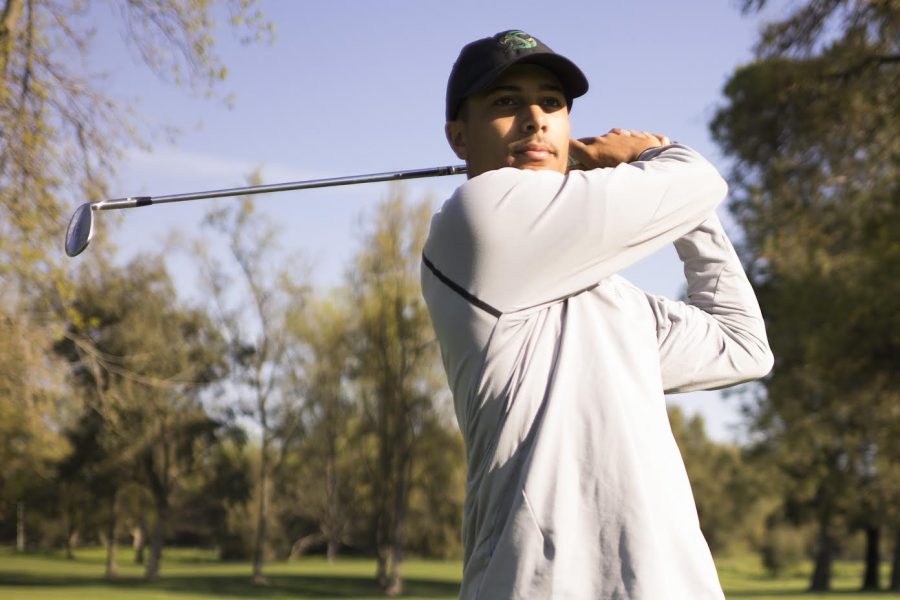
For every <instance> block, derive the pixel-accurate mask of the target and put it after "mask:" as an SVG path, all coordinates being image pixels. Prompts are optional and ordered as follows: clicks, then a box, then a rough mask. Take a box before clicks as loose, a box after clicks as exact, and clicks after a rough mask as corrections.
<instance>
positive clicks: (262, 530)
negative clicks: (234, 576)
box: [253, 421, 269, 585]
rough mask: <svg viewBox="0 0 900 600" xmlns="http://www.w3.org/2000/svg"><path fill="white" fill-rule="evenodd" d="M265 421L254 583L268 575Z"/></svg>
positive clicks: (260, 471)
mask: <svg viewBox="0 0 900 600" xmlns="http://www.w3.org/2000/svg"><path fill="white" fill-rule="evenodd" d="M265 426H266V424H265V421H263V439H262V448H261V455H260V465H259V516H258V518H257V520H256V541H255V542H254V544H253V583H254V584H255V585H265V584H266V583H267V581H266V576H265V575H264V574H263V566H264V565H265V561H266V536H267V531H266V521H267V520H268V512H269V502H268V495H269V472H268V471H269V458H268V456H269V448H268V446H269V444H268V434H267V433H266V431H265Z"/></svg>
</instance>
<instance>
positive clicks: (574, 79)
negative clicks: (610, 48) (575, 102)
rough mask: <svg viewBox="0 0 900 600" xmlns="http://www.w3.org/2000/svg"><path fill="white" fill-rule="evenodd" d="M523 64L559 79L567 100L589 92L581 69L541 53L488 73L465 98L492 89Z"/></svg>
mask: <svg viewBox="0 0 900 600" xmlns="http://www.w3.org/2000/svg"><path fill="white" fill-rule="evenodd" d="M521 64H529V65H538V66H540V67H544V68H545V69H547V70H548V71H550V72H551V73H553V74H554V75H556V78H557V79H559V82H560V83H561V84H562V86H563V92H564V93H565V94H566V98H568V99H569V100H572V99H574V98H578V97H580V96H583V95H585V94H586V93H587V91H588V80H587V77H585V76H584V73H582V72H581V69H579V68H578V67H577V66H576V65H575V63H573V62H572V61H571V60H569V59H568V58H566V57H564V56H560V55H559V54H550V53H546V54H545V53H540V54H526V55H524V56H521V57H519V58H518V59H516V60H514V61H511V62H509V63H507V64H505V65H502V66H500V67H497V68H496V69H493V70H491V71H488V72H487V73H485V74H484V75H483V76H481V77H480V78H479V79H478V80H477V81H476V82H475V83H473V84H472V85H471V86H469V89H467V90H466V92H465V93H464V94H463V98H467V97H469V96H471V95H472V94H477V93H478V92H482V91H484V90H485V89H487V88H488V87H490V85H491V84H492V83H493V82H494V81H495V80H496V79H497V78H498V77H500V76H501V75H502V74H503V73H505V72H506V71H507V70H509V68H510V67H512V66H514V65H521Z"/></svg>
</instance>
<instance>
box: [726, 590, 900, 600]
mask: <svg viewBox="0 0 900 600" xmlns="http://www.w3.org/2000/svg"><path fill="white" fill-rule="evenodd" d="M725 595H726V596H727V597H728V598H729V600H730V599H731V598H781V597H790V598H797V597H801V596H809V597H810V598H818V597H820V596H827V597H829V598H832V597H834V598H840V597H842V596H853V597H854V598H859V597H860V596H865V597H866V598H868V597H870V596H871V597H874V598H877V597H879V596H889V597H891V598H896V597H897V592H891V591H888V590H879V591H877V592H874V591H861V590H832V591H830V592H808V591H806V590H800V591H798V590H740V591H736V592H727V593H726V594H725Z"/></svg>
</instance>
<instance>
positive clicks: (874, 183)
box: [711, 0, 900, 590]
mask: <svg viewBox="0 0 900 600" xmlns="http://www.w3.org/2000/svg"><path fill="white" fill-rule="evenodd" d="M765 4H766V2H765V1H764V0H748V1H746V2H745V3H744V6H745V9H746V10H757V9H759V8H761V7H762V6H763V5H765ZM898 40H900V7H898V5H897V3H896V2H893V1H891V0H882V1H874V2H861V1H856V0H827V1H822V2H818V1H816V2H804V3H798V4H795V5H794V6H793V7H792V11H791V12H790V13H789V14H788V15H787V16H786V17H785V18H784V19H782V20H780V21H777V22H774V23H772V24H770V25H769V26H768V27H767V28H766V29H765V30H764V31H763V33H762V37H761V40H760V42H759V45H758V48H757V52H758V58H757V60H756V61H755V62H753V63H751V64H749V65H746V66H744V67H741V68H739V69H738V70H737V71H736V72H735V73H734V75H733V76H732V77H731V79H730V81H729V82H728V83H727V85H726V87H725V96H726V105H725V106H724V107H722V108H720V109H719V110H718V111H717V113H716V115H715V118H714V119H713V122H712V124H711V128H712V131H713V135H714V137H715V138H716V140H717V141H718V143H719V144H720V146H721V147H722V148H723V150H724V151H725V152H726V153H727V154H728V155H730V156H731V157H732V158H733V159H734V163H733V165H734V167H733V169H732V172H731V176H730V180H731V183H732V198H733V203H732V212H733V214H734V216H735V218H736V219H737V221H738V223H739V224H740V225H741V227H742V229H743V233H744V239H743V248H742V252H743V255H744V257H745V258H746V261H747V264H748V267H749V274H750V277H751V279H752V281H753V283H754V285H755V286H756V288H757V292H758V294H759V297H760V302H761V304H762V306H763V312H764V314H765V316H766V320H767V328H768V331H769V337H770V342H771V345H772V348H773V351H774V353H775V356H776V363H775V368H774V370H773V373H772V375H771V377H770V378H768V379H767V380H766V381H765V382H764V393H763V394H761V395H760V396H759V398H758V401H757V402H756V403H755V405H754V406H752V407H751V416H752V420H753V425H754V427H755V430H756V434H757V435H758V438H757V439H758V441H759V444H758V448H757V450H758V451H759V452H764V453H768V456H769V457H770V459H771V460H772V461H773V462H774V463H775V464H777V465H778V466H779V468H780V469H781V471H782V473H783V474H785V475H786V477H787V481H788V489H787V491H786V500H785V501H786V503H787V504H789V505H790V506H791V507H792V508H791V510H790V511H789V512H790V513H791V514H792V515H793V516H794V518H795V520H797V521H800V522H803V521H808V520H812V521H813V522H815V523H816V525H817V527H818V534H817V542H816V548H815V552H814V556H815V568H814V570H813V574H812V577H811V581H810V588H811V589H812V590H826V589H828V588H829V586H830V577H831V564H832V560H833V558H834V557H835V555H836V553H837V551H838V549H839V547H840V540H841V538H842V536H843V535H844V532H845V531H846V529H847V527H848V526H851V525H852V524H853V523H857V524H858V526H862V527H863V528H864V529H865V530H866V532H867V535H868V536H870V537H872V536H876V537H877V531H879V530H880V529H881V528H884V527H889V528H890V529H891V530H893V531H895V532H896V531H898V529H900V528H898V522H897V520H896V509H894V508H892V507H896V506H897V505H898V504H900V498H898V496H897V495H896V494H897V483H896V481H895V478H896V476H897V475H896V470H895V469H894V468H893V467H892V465H896V464H897V462H898V460H900V455H898V454H897V451H898V446H897V438H898V435H900V414H898V413H897V410H896V407H897V405H898V390H900V381H898V378H900V375H898V373H900V372H898V370H897V369H896V357H897V356H898V355H900V289H898V286H900V277H898V276H897V275H898V273H900V242H898V240H900V214H898V211H900V203H898V202H897V198H898V188H900V167H898V165H900V160H898V159H900V118H898V117H900V115H898V111H897V102H896V98H895V96H896V90H897V89H900V41H898ZM898 542H900V536H898ZM877 547H878V545H877V544H874V545H873V544H869V548H870V549H872V550H873V552H870V554H869V556H868V560H867V569H866V576H865V582H864V583H865V587H868V588H876V587H877V586H878V581H877V563H878V562H879V560H878V556H877V552H876V550H877ZM898 552H900V543H898V544H897V545H896V549H895V554H896V553H898Z"/></svg>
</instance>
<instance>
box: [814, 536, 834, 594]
mask: <svg viewBox="0 0 900 600" xmlns="http://www.w3.org/2000/svg"><path fill="white" fill-rule="evenodd" d="M833 560H834V540H833V539H832V537H831V531H830V528H829V523H828V521H827V520H823V521H822V522H821V523H820V526H819V539H818V541H817V544H816V555H815V567H814V568H813V573H812V578H811V579H810V584H809V591H811V592H827V591H829V589H830V588H831V563H832V561H833Z"/></svg>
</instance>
